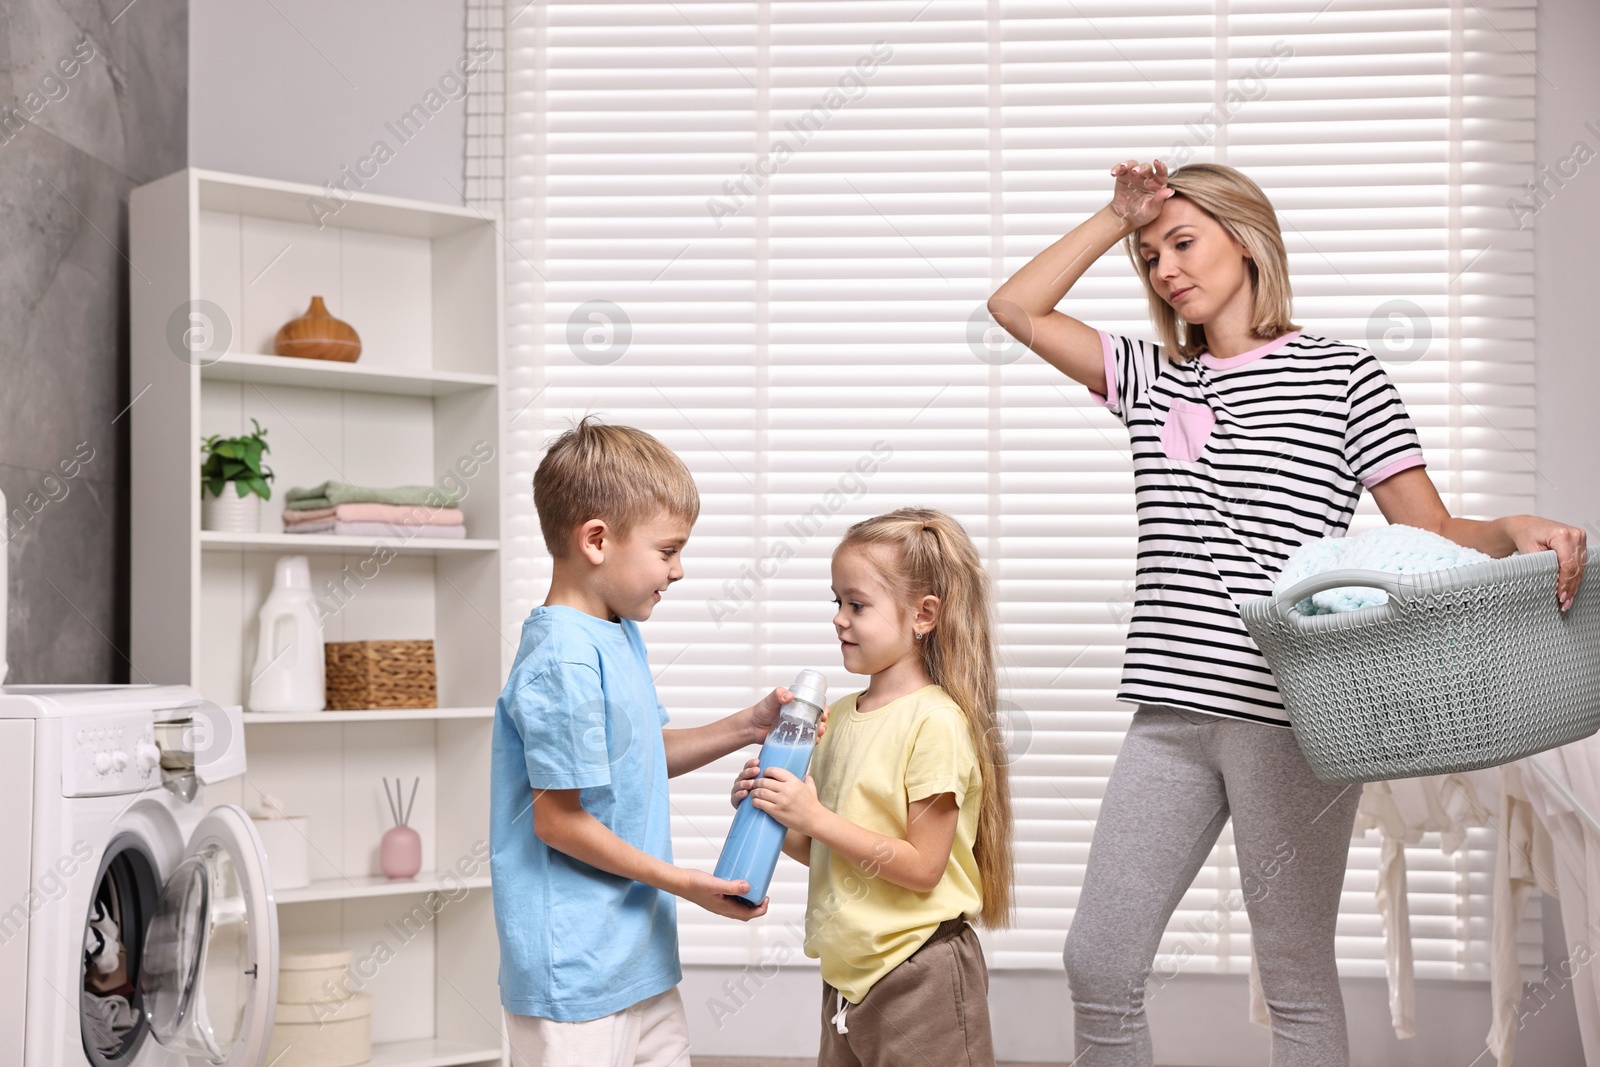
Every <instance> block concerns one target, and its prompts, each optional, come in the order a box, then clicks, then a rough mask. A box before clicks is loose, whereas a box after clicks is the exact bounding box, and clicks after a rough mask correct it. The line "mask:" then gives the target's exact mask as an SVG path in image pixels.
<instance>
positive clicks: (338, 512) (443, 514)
mask: <svg viewBox="0 0 1600 1067" xmlns="http://www.w3.org/2000/svg"><path fill="white" fill-rule="evenodd" d="M284 499H285V501H286V502H285V504H284V511H283V531H284V533H293V534H337V535H340V536H345V537H395V538H400V539H402V540H408V539H410V538H412V537H455V538H460V537H465V536H466V535H467V530H466V527H465V526H464V525H463V519H462V516H461V508H460V499H459V498H458V497H456V496H454V495H453V494H451V493H447V492H445V491H444V490H442V489H437V488H435V487H434V486H431V485H397V486H393V487H390V488H382V489H371V488H367V487H365V486H360V485H350V484H348V483H346V482H323V483H322V484H321V485H314V486H311V487H310V488H308V489H301V488H296V489H290V490H289V491H288V492H287V493H286V494H285V495H284Z"/></svg>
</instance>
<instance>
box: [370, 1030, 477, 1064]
mask: <svg viewBox="0 0 1600 1067" xmlns="http://www.w3.org/2000/svg"><path fill="white" fill-rule="evenodd" d="M489 1062H494V1063H499V1062H500V1046H499V1045H473V1044H468V1043H467V1042H465V1041H445V1040H442V1039H440V1038H437V1037H421V1038H417V1039H415V1040H412V1041H382V1042H378V1041H375V1042H373V1044H372V1059H370V1060H368V1061H367V1062H366V1063H364V1064H362V1067H453V1065H455V1064H464V1063H489Z"/></svg>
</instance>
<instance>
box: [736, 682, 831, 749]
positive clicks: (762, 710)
mask: <svg viewBox="0 0 1600 1067" xmlns="http://www.w3.org/2000/svg"><path fill="white" fill-rule="evenodd" d="M793 699H794V694H793V693H791V692H789V690H787V689H785V688H784V687H783V686H781V685H780V686H778V688H776V689H774V690H773V691H772V692H770V693H768V694H767V695H766V696H764V697H762V698H761V699H760V700H758V701H756V702H755V703H754V704H752V705H750V724H751V726H753V727H754V728H755V731H756V734H757V737H756V740H757V741H765V740H766V737H767V734H769V733H771V732H772V728H773V727H774V726H776V725H778V718H779V717H780V716H781V715H782V714H783V706H784V705H785V704H787V703H789V702H790V701H791V700H793ZM827 729H828V709H827V708H823V709H822V718H820V719H818V720H817V740H818V741H821V740H822V735H823V734H824V733H826V732H827Z"/></svg>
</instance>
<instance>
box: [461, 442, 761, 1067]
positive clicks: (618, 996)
mask: <svg viewBox="0 0 1600 1067" xmlns="http://www.w3.org/2000/svg"><path fill="white" fill-rule="evenodd" d="M533 499H534V505H535V507H536V508H537V509H538V512H539V522H540V525H541V527H542V528H543V533H544V539H545V545H546V546H547V547H548V548H549V550H550V555H551V557H552V558H553V568H554V569H553V573H552V575H551V579H550V591H549V595H547V596H546V597H545V600H544V603H543V605H541V606H540V607H537V608H535V609H534V610H533V612H532V613H531V614H530V615H529V616H528V618H527V621H526V622H524V623H523V625H522V642H521V645H520V647H519V648H518V650H517V658H516V663H515V665H514V666H513V667H512V668H511V674H510V677H509V678H507V680H506V685H505V689H504V690H503V691H502V692H501V694H500V699H499V701H498V702H497V704H496V705H495V720H494V755H493V764H492V771H491V775H490V802H491V809H492V814H491V820H490V821H491V828H490V845H491V849H492V859H491V869H492V872H493V878H494V905H495V925H496V928H497V929H498V931H499V936H500V999H501V1003H502V1005H503V1006H504V1008H505V1011H506V1024H507V1027H508V1030H509V1033H510V1036H511V1045H512V1056H511V1059H512V1063H513V1064H514V1065H515V1067H535V1065H537V1067H625V1065H633V1064H643V1065H654V1064H661V1065H666V1064H674V1065H680V1067H681V1065H684V1064H687V1063H688V1062H689V1059H688V1050H689V1038H688V1025H687V1020H686V1018H685V1016H684V1010H683V1002H682V1000H681V999H680V998H679V996H678V990H677V985H678V982H679V980H680V979H681V978H682V972H681V971H680V969H679V966H678V940H677V938H678V935H677V913H676V901H675V899H674V898H675V897H683V898H684V899H685V900H689V901H692V902H693V903H695V904H698V905H699V906H701V907H703V908H705V909H707V910H709V911H713V912H716V913H717V914H719V915H726V916H730V917H732V918H736V919H752V918H755V917H756V916H758V915H761V914H763V913H764V912H765V911H766V905H765V904H763V905H762V906H761V908H759V909H755V910H752V909H750V908H748V907H746V906H745V905H743V904H739V903H735V902H733V901H731V900H729V899H728V895H729V894H734V893H741V892H748V891H749V886H748V885H747V884H746V883H743V882H725V881H722V880H720V879H717V878H713V877H712V876H711V875H709V874H707V873H705V872H703V871H696V870H688V869H685V868H681V867H675V866H673V863H672V841H671V832H670V826H669V808H668V803H667V779H668V778H670V777H673V776H675V775H679V774H682V773H684V772H685V771H691V770H694V769H695V768H697V767H701V766H704V765H705V764H707V763H709V762H711V761H712V760H714V759H716V758H718V757H720V756H724V755H727V754H728V753H730V752H732V751H734V750H735V749H738V748H741V747H743V746H745V745H749V744H753V743H757V742H760V741H761V740H762V739H763V738H765V736H766V734H767V731H768V730H770V729H771V728H772V725H773V724H774V723H775V722H776V721H777V717H778V712H779V709H780V707H781V706H782V704H783V703H784V702H786V701H787V700H789V699H791V697H790V695H789V694H788V692H787V691H786V690H782V689H779V690H774V691H773V692H772V693H771V694H769V695H768V696H766V697H765V698H763V699H762V700H761V701H760V702H758V703H757V704H755V705H753V706H751V707H748V708H746V709H744V710H743V711H740V712H736V713H734V714H732V715H729V716H727V717H726V718H724V719H721V720H719V721H717V722H714V723H711V724H710V725H707V726H701V727H697V728H695V729H680V730H664V729H662V726H663V724H664V723H666V721H667V713H666V709H664V708H663V707H662V706H661V702H660V700H659V699H658V698H657V697H656V691H655V685H654V683H653V682H652V680H651V675H650V665H649V661H648V659H647V657H646V655H645V647H644V642H643V641H642V640H641V639H640V636H639V628H638V623H640V622H643V621H644V620H645V619H648V618H649V617H650V613H651V611H652V610H654V608H655V605H656V604H657V603H658V602H659V601H660V600H661V594H662V593H663V592H665V591H666V590H667V589H668V588H669V587H670V586H671V584H672V583H673V582H675V581H677V580H678V579H679V578H682V577H683V567H682V565H681V563H680V561H679V557H680V554H681V553H682V550H683V546H684V542H686V541H687V540H688V539H689V532H690V529H691V528H692V527H693V525H694V521H695V519H696V518H697V517H698V516H699V513H700V497H699V494H698V492H697V491H696V490H695V485H694V481H693V479H692V478H691V477H690V476H689V471H688V469H687V468H686V467H685V466H684V465H683V462H682V461H681V460H680V459H678V457H677V456H675V455H673V454H672V452H671V451H669V450H668V449H667V448H666V447H665V446H663V445H662V444H661V442H659V441H657V440H656V439H655V438H654V437H652V436H650V435H649V434H647V433H645V432H643V431H641V430H636V429H633V428H631V427H627V426H608V425H604V424H602V423H599V422H596V421H594V419H593V417H592V416H591V417H590V418H585V419H584V420H583V421H582V422H581V423H579V424H578V425H577V426H576V427H574V428H573V429H572V430H569V431H567V432H566V433H564V434H562V435H561V436H560V437H558V438H557V439H556V440H555V442H554V443H553V444H552V445H551V446H550V449H549V451H548V452H547V453H546V455H545V456H544V459H543V460H542V461H541V462H540V464H539V469H538V471H537V473H535V474H534V476H533Z"/></svg>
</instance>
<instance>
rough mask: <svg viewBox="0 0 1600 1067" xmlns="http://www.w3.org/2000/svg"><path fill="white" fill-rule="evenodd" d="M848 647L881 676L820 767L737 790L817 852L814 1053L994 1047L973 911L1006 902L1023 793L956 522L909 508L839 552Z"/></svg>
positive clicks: (988, 629) (837, 1060) (890, 1058)
mask: <svg viewBox="0 0 1600 1067" xmlns="http://www.w3.org/2000/svg"><path fill="white" fill-rule="evenodd" d="M833 592H834V598H835V599H834V603H836V604H838V605H839V611H838V613H837V614H836V615H835V616H834V619H833V625H834V629H835V631H836V632H837V633H838V637H839V647H840V650H841V652H842V654H843V656H844V665H845V668H846V669H847V670H849V671H850V672H851V673H852V674H861V675H866V676H868V677H869V678H870V679H871V681H870V682H869V683H868V685H867V688H866V689H865V690H863V691H862V692H860V693H854V694H851V695H850V696H847V697H844V698H842V699H841V700H838V701H836V702H835V703H834V704H833V705H832V707H831V708H830V709H829V724H830V726H831V729H829V731H828V733H827V736H826V737H825V738H823V739H821V740H819V741H818V743H817V748H816V752H815V754H814V756H813V757H812V762H811V775H810V776H808V777H807V778H806V779H805V781H803V782H802V781H800V780H799V779H797V778H796V777H795V776H794V775H792V774H790V773H789V772H787V771H784V770H782V769H781V768H773V769H772V770H771V772H770V774H771V777H768V778H761V777H757V774H758V773H759V772H758V761H756V760H754V759H752V760H751V761H750V762H749V763H748V764H747V765H746V766H745V769H744V771H743V772H742V773H741V774H740V776H739V779H738V781H737V782H735V784H734V797H733V799H734V803H735V804H737V803H738V802H739V801H740V800H741V799H742V798H743V796H744V794H745V792H747V791H749V792H751V794H752V796H753V798H754V803H755V805H756V806H757V807H758V808H760V809H761V810H763V811H766V812H769V813H771V815H772V816H773V817H774V818H775V819H777V820H778V821H779V822H781V823H782V824H783V825H784V826H786V827H788V828H789V834H788V837H787V839H786V840H785V842H784V846H783V850H784V851H785V852H786V853H788V854H789V855H790V856H792V857H794V858H795V859H797V860H799V861H800V862H801V863H805V864H808V865H809V866H810V867H811V885H810V892H809V899H808V902H807V907H806V943H805V951H806V955H808V956H813V957H816V958H817V959H819V960H820V961H821V963H822V978H823V981H824V983H825V984H824V986H823V990H822V1018H823V1027H822V1050H821V1054H820V1055H819V1056H818V1059H817V1063H818V1065H819V1067H874V1065H883V1067H889V1065H895V1067H903V1065H905V1064H911V1063H936V1064H955V1063H959V1064H964V1065H971V1067H983V1065H992V1064H993V1063H994V1049H993V1047H992V1043H991V1039H990V1034H989V1006H988V1000H987V995H988V989H989V973H988V970H987V969H986V968H985V966H984V962H983V950H982V949H981V948H980V946H979V944H978V935H977V934H976V933H975V932H974V931H973V929H972V927H971V926H969V925H968V922H969V921H978V922H982V923H983V924H984V925H985V926H987V927H990V928H996V927H1003V926H1006V925H1008V924H1009V921H1010V917H1011V907H1012V898H1011V883H1012V869H1011V793H1010V788H1009V785H1008V783H1007V774H1006V766H1007V758H1006V752H1005V749H1004V747H1003V746H1002V745H1001V743H1000V730H999V729H998V728H997V723H996V721H995V688H996V686H995V666H994V648H993V643H992V642H993V638H992V632H993V627H992V623H991V612H992V607H991V599H990V591H989V579H988V576H987V575H986V574H984V572H983V568H982V566H981V565H980V563H979V561H978V553H977V550H976V549H975V548H974V547H973V545H972V541H971V539H970V538H968V537H967V534H966V531H965V530H963V529H962V528H961V526H960V524H959V523H957V522H956V521H955V520H954V519H952V518H950V516H948V515H945V514H944V513H942V512H938V511H930V510H927V509H923V508H903V509H901V510H899V511H895V512H892V513H890V514H888V515H880V516H878V517H877V518H873V519H867V520H866V521H864V522H859V523H856V524H855V525H854V526H852V527H850V529H849V531H847V532H846V534H845V536H844V540H843V541H842V542H840V544H839V547H838V548H836V549H835V550H834V553H833Z"/></svg>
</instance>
